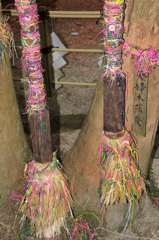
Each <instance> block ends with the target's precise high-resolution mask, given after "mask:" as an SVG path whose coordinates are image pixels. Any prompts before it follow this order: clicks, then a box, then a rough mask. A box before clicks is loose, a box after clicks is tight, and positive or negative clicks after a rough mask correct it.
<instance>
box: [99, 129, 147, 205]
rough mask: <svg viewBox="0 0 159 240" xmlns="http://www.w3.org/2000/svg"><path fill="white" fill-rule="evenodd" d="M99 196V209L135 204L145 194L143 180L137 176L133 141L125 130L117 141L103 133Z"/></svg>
mask: <svg viewBox="0 0 159 240" xmlns="http://www.w3.org/2000/svg"><path fill="white" fill-rule="evenodd" d="M100 164H101V167H102V172H101V179H100V195H101V204H102V209H104V207H105V206H108V205H109V204H110V205H112V204H114V203H116V202H118V201H119V200H120V203H126V201H127V200H128V201H132V200H133V201H135V202H138V200H139V199H140V197H141V194H142V192H143V191H146V188H145V184H144V179H143V177H142V176H141V175H140V171H139V170H138V166H137V165H138V163H137V152H136V149H135V142H134V139H133V138H132V136H131V135H130V133H128V132H127V131H125V133H124V135H123V136H121V137H118V138H110V137H108V136H106V135H104V134H103V136H102V141H101V148H100Z"/></svg>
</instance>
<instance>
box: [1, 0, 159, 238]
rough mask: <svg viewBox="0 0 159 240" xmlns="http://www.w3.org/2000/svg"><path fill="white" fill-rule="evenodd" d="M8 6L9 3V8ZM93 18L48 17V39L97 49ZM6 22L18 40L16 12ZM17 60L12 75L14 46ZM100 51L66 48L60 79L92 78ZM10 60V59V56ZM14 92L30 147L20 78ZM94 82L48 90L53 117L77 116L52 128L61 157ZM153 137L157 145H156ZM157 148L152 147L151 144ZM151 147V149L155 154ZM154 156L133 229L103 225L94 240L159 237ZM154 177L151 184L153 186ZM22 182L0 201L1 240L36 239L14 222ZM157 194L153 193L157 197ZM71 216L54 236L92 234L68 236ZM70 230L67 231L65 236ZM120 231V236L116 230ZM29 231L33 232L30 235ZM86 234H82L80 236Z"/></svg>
mask: <svg viewBox="0 0 159 240" xmlns="http://www.w3.org/2000/svg"><path fill="white" fill-rule="evenodd" d="M37 3H38V6H46V7H47V10H52V11H53V10H65V11H66V10H72V11H77V10H78V11H87V10H89V11H100V10H101V8H102V4H103V3H102V1H98V0H92V1H90V0H88V1H84V0H80V1H79V0H76V1H73V0H72V1H71V0H67V4H66V0H54V1H53V0H45V1H44V0H39V1H37ZM11 8H13V7H11ZM96 20H97V19H54V20H53V21H51V19H48V26H49V41H50V44H51V35H50V34H51V32H52V31H53V30H54V31H55V33H56V34H57V36H58V37H59V38H60V40H61V41H62V42H63V44H64V45H65V47H67V48H91V49H92V48H94V49H98V48H99V49H101V48H102V45H101V42H102V41H101V38H102V36H98V37H97V38H96V40H95V41H93V42H91V43H90V44H87V43H88V42H89V41H90V40H92V39H93V38H94V37H95V36H96V35H97V34H98V33H99V31H100V29H101V28H100V27H99V26H96ZM10 23H11V26H12V29H13V31H14V36H15V43H16V46H19V45H20V37H19V36H20V27H19V22H18V18H17V17H11V18H10ZM72 32H77V33H78V35H76V36H74V35H71V33H72ZM17 53H18V56H19V59H15V66H12V72H13V78H21V77H22V72H21V70H20V68H19V67H20V65H21V64H20V56H21V52H20V50H17ZM100 57H101V54H99V53H68V54H66V55H65V56H64V59H65V61H66V65H65V66H64V67H63V68H62V69H61V71H62V72H63V75H64V77H63V78H61V79H60V80H61V81H64V82H84V83H97V81H98V77H99V70H100V67H99V65H98V61H99V58H100ZM11 63H12V65H13V62H12V61H11ZM14 85H15V91H16V95H17V100H18V104H19V109H20V114H21V118H22V122H23V124H24V129H25V131H26V136H27V139H28V141H29V144H30V146H31V140H30V131H29V127H28V124H27V116H26V114H24V107H25V95H24V89H23V83H20V82H19V81H14ZM94 92H95V86H85V87H83V86H72V85H62V86H61V87H60V88H59V89H58V90H53V97H52V98H47V106H48V107H49V109H50V120H51V121H52V120H53V119H54V118H55V117H57V116H65V115H77V116H78V117H77V121H75V120H74V119H73V120H72V121H73V122H71V125H73V124H74V129H72V128H71V127H70V125H69V124H68V125H69V126H67V128H66V125H67V123H68V122H69V120H67V119H66V118H64V123H61V125H62V124H63V125H62V126H63V128H61V130H60V131H53V132H52V144H53V149H54V150H55V149H58V150H59V157H60V158H61V159H63V158H64V157H65V156H66V154H67V153H68V151H69V150H70V149H71V147H72V146H73V144H74V142H75V140H76V138H77V136H78V134H79V132H80V128H81V125H80V127H79V125H78V124H79V122H81V121H82V123H83V121H84V120H81V114H84V115H85V116H86V115H87V114H88V112H89V109H90V105H91V102H92V99H93V97H94ZM157 141H158V140H156V146H157V144H158V143H157ZM156 149H157V148H156ZM155 152H156V150H154V152H153V157H154V156H155ZM158 174H159V159H157V158H155V159H152V166H150V168H149V176H150V179H149V180H147V186H148V193H149V200H145V202H144V205H143V207H142V209H141V211H140V212H139V214H138V215H137V217H136V219H135V221H133V222H132V223H133V224H132V228H131V229H129V224H128V226H127V229H125V232H121V233H119V234H118V233H117V232H113V233H112V232H111V229H109V230H110V231H107V230H106V229H105V230H102V229H100V230H97V231H96V234H95V236H94V237H93V238H92V240H93V239H94V240H95V239H98V240H100V239H106V240H117V239H118V240H119V239H125V240H126V239H138V240H139V239H145V240H146V239H154V240H155V239H159V199H158V198H159V190H158V189H157V187H156V186H158V188H159V177H158ZM154 182H155V184H156V186H155V185H154ZM23 184H24V181H23V180H20V181H19V183H17V186H15V188H14V189H13V191H12V194H11V196H9V197H8V198H7V199H6V200H5V202H4V204H3V205H1V206H0V240H1V239H2V240H4V239H6V240H9V239H10V240H13V239H36V238H35V237H32V236H31V234H30V232H29V228H28V226H27V224H26V225H25V226H24V228H23V229H20V227H19V225H20V224H19V221H20V219H21V217H22V215H21V213H20V212H18V208H19V205H20V199H19V198H18V196H19V195H22V194H23V192H22V190H21V187H22V186H23ZM157 197H158V198H157ZM75 223H76V220H72V219H71V218H70V217H69V216H68V219H67V227H68V229H69V230H67V229H62V234H61V236H59V238H58V239H66V240H67V239H91V235H90V233H88V232H89V231H87V234H86V231H84V230H82V232H80V234H81V238H80V237H79V236H77V237H76V238H75V237H72V233H73V230H74V227H75ZM79 223H81V224H83V225H84V224H85V219H84V218H80V219H79ZM105 232H106V233H107V236H104V237H102V236H101V234H104V233H105ZM69 234H70V235H69ZM120 234H121V235H120ZM33 236H34V235H33ZM84 236H85V237H84Z"/></svg>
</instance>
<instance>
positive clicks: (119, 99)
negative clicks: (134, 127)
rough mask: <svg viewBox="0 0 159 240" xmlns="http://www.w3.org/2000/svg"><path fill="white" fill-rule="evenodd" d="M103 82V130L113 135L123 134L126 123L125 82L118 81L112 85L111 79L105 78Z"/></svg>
mask: <svg viewBox="0 0 159 240" xmlns="http://www.w3.org/2000/svg"><path fill="white" fill-rule="evenodd" d="M103 81H104V88H103V91H104V96H103V97H104V104H103V105H104V109H103V110H104V111H103V118H104V119H103V123H104V124H103V130H104V131H105V132H113V133H119V132H122V131H123V128H124V123H125V120H124V119H125V87H126V83H125V80H124V81H119V80H117V81H116V82H114V83H113V84H112V85H110V81H109V79H106V78H104V79H103Z"/></svg>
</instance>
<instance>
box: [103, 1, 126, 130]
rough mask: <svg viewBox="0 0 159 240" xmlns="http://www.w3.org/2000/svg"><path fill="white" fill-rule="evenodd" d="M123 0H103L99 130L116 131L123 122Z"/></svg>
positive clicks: (121, 127)
mask: <svg viewBox="0 0 159 240" xmlns="http://www.w3.org/2000/svg"><path fill="white" fill-rule="evenodd" d="M124 8H125V3H124V0H107V1H106V0H105V1H104V6H103V13H104V19H103V25H104V30H103V37H104V48H105V52H104V54H105V66H104V73H103V130H104V131H105V132H112V133H120V132H122V131H123V128H124V125H125V89H126V80H125V79H126V77H125V74H124V72H123V71H122V68H121V65H122V47H121V46H122V44H123V42H124V40H123V30H124V26H123V21H124Z"/></svg>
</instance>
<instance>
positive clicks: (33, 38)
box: [15, 0, 46, 112]
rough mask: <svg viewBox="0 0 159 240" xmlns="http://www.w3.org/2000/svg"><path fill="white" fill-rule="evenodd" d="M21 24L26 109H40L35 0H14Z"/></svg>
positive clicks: (41, 87)
mask: <svg viewBox="0 0 159 240" xmlns="http://www.w3.org/2000/svg"><path fill="white" fill-rule="evenodd" d="M15 5H16V8H17V11H18V15H19V19H20V25H21V29H22V30H21V37H22V38H21V42H22V46H23V53H22V62H23V68H24V69H25V71H26V72H27V73H28V79H29V98H28V103H27V110H28V111H38V112H39V111H42V110H43V109H44V108H45V106H46V103H45V90H44V79H43V69H42V65H41V52H40V34H39V26H38V14H37V4H36V1H35V0H15Z"/></svg>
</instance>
